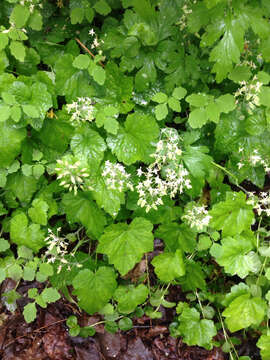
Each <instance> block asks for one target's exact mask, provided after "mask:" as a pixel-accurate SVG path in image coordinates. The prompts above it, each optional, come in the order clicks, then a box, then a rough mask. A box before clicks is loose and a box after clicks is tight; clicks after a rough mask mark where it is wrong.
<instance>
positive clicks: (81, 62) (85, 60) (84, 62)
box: [72, 54, 90, 70]
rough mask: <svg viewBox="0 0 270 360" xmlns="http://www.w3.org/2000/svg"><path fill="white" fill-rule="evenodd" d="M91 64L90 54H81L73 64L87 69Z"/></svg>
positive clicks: (78, 67)
mask: <svg viewBox="0 0 270 360" xmlns="http://www.w3.org/2000/svg"><path fill="white" fill-rule="evenodd" d="M89 64H90V58H89V56H88V55H83V54H80V55H78V56H77V57H76V58H75V59H74V60H73V63H72V65H73V66H74V67H75V68H77V69H81V70H82V69H87V68H88V66H89Z"/></svg>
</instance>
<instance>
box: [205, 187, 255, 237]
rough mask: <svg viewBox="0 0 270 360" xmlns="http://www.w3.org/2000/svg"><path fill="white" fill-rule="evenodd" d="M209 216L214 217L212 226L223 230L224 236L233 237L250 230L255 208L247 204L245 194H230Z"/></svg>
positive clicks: (215, 206)
mask: <svg viewBox="0 0 270 360" xmlns="http://www.w3.org/2000/svg"><path fill="white" fill-rule="evenodd" d="M209 215H211V216H212V219H211V221H210V226H211V227H213V228H214V229H216V230H222V233H223V236H233V235H236V234H241V232H242V231H243V230H249V228H250V226H251V224H252V223H253V219H254V214H253V207H252V205H248V204H247V203H246V196H245V194H244V193H243V192H238V193H236V192H228V193H227V194H226V200H225V201H222V202H219V203H217V204H215V205H214V206H213V208H212V210H210V211H209Z"/></svg>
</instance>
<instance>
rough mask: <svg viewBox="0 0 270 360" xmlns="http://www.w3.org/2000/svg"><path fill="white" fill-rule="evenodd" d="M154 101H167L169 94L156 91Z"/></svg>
mask: <svg viewBox="0 0 270 360" xmlns="http://www.w3.org/2000/svg"><path fill="white" fill-rule="evenodd" d="M151 100H152V101H155V102H157V103H159V104H162V103H166V102H167V101H168V96H167V95H166V94H164V93H163V92H158V93H156V94H155V95H154V96H153V97H152V99H151Z"/></svg>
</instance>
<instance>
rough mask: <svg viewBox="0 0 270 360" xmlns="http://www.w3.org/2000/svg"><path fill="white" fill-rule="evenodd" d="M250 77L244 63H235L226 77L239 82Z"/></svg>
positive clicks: (249, 72)
mask: <svg viewBox="0 0 270 360" xmlns="http://www.w3.org/2000/svg"><path fill="white" fill-rule="evenodd" d="M250 77H251V71H250V69H249V67H248V66H245V65H240V66H239V65H236V66H235V68H234V69H233V71H232V72H231V73H230V74H229V75H228V78H229V79H230V80H232V81H234V82H235V83H240V82H241V81H248V80H249V79H250Z"/></svg>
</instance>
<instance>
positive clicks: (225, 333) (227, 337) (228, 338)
mask: <svg viewBox="0 0 270 360" xmlns="http://www.w3.org/2000/svg"><path fill="white" fill-rule="evenodd" d="M217 310H218V316H219V320H220V323H221V326H222V330H223V334H224V338H225V341H226V342H229V343H230V345H231V347H232V349H233V351H234V353H235V355H236V357H237V359H239V356H238V354H237V351H236V349H235V347H234V345H233V343H232V341H231V339H230V337H229V335H228V334H227V331H226V329H225V326H224V323H223V320H222V317H221V314H220V311H219V309H217ZM230 357H231V358H232V359H233V356H232V353H231V351H230Z"/></svg>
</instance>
